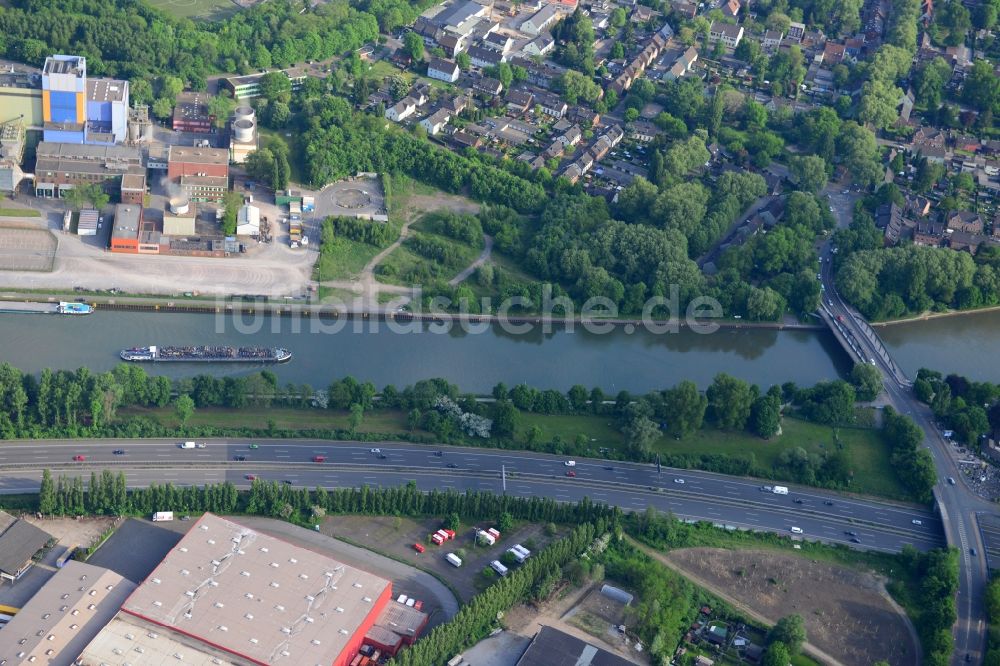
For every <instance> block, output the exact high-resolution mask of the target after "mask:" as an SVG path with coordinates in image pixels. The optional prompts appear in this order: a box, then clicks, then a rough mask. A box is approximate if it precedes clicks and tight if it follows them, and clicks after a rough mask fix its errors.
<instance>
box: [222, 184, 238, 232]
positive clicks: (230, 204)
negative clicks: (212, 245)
mask: <svg viewBox="0 0 1000 666" xmlns="http://www.w3.org/2000/svg"><path fill="white" fill-rule="evenodd" d="M222 206H223V208H224V209H225V212H224V213H223V214H222V233H223V234H225V235H226V236H234V235H235V234H236V218H237V215H238V213H239V211H240V208H241V207H242V206H243V195H242V194H240V193H239V192H234V191H232V190H230V191H227V192H226V194H225V195H224V196H223V197H222Z"/></svg>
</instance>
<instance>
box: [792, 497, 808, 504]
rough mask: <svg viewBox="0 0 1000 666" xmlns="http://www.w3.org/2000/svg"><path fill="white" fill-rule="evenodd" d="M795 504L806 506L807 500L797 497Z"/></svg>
mask: <svg viewBox="0 0 1000 666" xmlns="http://www.w3.org/2000/svg"><path fill="white" fill-rule="evenodd" d="M794 502H795V503H796V504H805V500H803V499H802V498H801V497H796V498H795V500H794Z"/></svg>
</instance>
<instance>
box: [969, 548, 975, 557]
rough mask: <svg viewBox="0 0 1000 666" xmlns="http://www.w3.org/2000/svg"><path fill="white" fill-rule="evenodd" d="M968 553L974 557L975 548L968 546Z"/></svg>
mask: <svg viewBox="0 0 1000 666" xmlns="http://www.w3.org/2000/svg"><path fill="white" fill-rule="evenodd" d="M969 555H972V556H973V557H975V556H976V549H975V548H970V549H969Z"/></svg>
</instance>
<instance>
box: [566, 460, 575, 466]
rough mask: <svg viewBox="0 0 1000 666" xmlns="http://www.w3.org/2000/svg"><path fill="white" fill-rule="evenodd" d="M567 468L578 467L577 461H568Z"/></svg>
mask: <svg viewBox="0 0 1000 666" xmlns="http://www.w3.org/2000/svg"><path fill="white" fill-rule="evenodd" d="M566 467H576V461H575V460H567V461H566Z"/></svg>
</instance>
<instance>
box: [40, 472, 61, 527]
mask: <svg viewBox="0 0 1000 666" xmlns="http://www.w3.org/2000/svg"><path fill="white" fill-rule="evenodd" d="M60 483H62V480H61V479H60ZM38 511H39V513H41V514H43V515H46V516H51V515H53V514H54V513H55V512H56V489H55V485H54V484H53V483H52V473H51V472H50V471H49V470H48V469H43V470H42V485H41V487H40V488H39V490H38Z"/></svg>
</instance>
